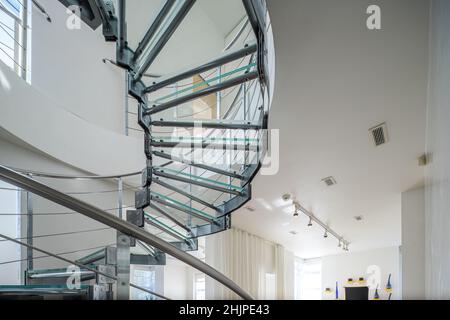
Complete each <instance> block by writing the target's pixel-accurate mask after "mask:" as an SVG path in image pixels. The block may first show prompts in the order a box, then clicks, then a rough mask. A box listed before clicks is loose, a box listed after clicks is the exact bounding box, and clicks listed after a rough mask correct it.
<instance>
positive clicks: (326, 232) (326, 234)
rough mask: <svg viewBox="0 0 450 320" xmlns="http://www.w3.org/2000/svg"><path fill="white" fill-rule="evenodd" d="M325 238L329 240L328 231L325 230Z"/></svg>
mask: <svg viewBox="0 0 450 320" xmlns="http://www.w3.org/2000/svg"><path fill="white" fill-rule="evenodd" d="M323 237H324V238H328V230H325V233H324V234H323Z"/></svg>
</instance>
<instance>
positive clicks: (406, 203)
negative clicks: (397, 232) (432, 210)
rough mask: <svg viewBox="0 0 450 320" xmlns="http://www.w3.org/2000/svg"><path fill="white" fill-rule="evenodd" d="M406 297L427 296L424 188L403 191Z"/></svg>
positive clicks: (402, 266)
mask: <svg viewBox="0 0 450 320" xmlns="http://www.w3.org/2000/svg"><path fill="white" fill-rule="evenodd" d="M401 276H402V279H401V285H402V298H403V299H424V298H425V189H424V188H418V189H414V190H410V191H407V192H403V193H402V246H401Z"/></svg>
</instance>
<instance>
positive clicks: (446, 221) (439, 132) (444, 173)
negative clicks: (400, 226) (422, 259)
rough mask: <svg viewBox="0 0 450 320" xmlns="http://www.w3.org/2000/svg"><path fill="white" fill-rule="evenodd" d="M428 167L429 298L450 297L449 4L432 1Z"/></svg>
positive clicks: (427, 245)
mask: <svg viewBox="0 0 450 320" xmlns="http://www.w3.org/2000/svg"><path fill="white" fill-rule="evenodd" d="M430 28H431V31H430V37H431V39H430V79H429V81H430V83H429V92H428V123H427V147H426V148H427V153H428V154H429V156H430V160H431V163H430V164H429V165H428V166H427V168H426V173H425V174H426V196H425V208H426V209H425V212H426V218H425V219H426V233H425V238H426V249H425V250H426V266H425V268H426V297H427V298H429V299H449V298H450V250H449V243H450V232H449V230H450V186H449V178H450V140H449V139H448V137H449V136H450V127H449V120H450V91H449V89H448V88H449V83H450V32H449V30H450V2H449V1H447V0H433V1H432V8H431V25H430Z"/></svg>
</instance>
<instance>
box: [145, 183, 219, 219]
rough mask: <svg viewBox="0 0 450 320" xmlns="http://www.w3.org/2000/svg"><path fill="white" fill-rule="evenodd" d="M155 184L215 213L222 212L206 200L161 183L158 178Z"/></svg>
mask: <svg viewBox="0 0 450 320" xmlns="http://www.w3.org/2000/svg"><path fill="white" fill-rule="evenodd" d="M153 182H154V183H156V184H159V185H160V186H162V187H164V188H166V189H169V190H171V191H174V192H176V193H178V194H181V195H182V196H185V197H186V198H189V199H190V200H192V201H195V202H197V203H200V204H201V205H204V206H205V207H208V208H210V209H212V210H214V211H217V212H220V210H219V209H218V208H217V207H216V206H214V205H213V204H211V203H209V202H207V201H205V200H202V199H200V198H198V197H196V196H193V195H192V194H191V193H189V192H186V191H183V190H181V189H180V188H177V187H175V186H173V185H171V184H169V183H166V182H164V181H161V180H160V179H158V178H157V179H154V180H153Z"/></svg>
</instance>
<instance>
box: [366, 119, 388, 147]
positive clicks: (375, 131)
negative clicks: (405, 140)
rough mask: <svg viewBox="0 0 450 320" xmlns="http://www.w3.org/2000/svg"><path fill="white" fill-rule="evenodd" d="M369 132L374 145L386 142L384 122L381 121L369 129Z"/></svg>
mask: <svg viewBox="0 0 450 320" xmlns="http://www.w3.org/2000/svg"><path fill="white" fill-rule="evenodd" d="M369 133H370V136H371V137H372V140H373V143H374V144H375V146H376V147H378V146H381V145H382V144H385V143H386V142H388V136H387V127H386V123H382V124H380V125H378V126H376V127H373V128H371V129H369Z"/></svg>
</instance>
